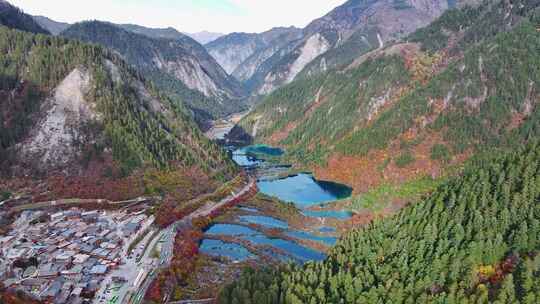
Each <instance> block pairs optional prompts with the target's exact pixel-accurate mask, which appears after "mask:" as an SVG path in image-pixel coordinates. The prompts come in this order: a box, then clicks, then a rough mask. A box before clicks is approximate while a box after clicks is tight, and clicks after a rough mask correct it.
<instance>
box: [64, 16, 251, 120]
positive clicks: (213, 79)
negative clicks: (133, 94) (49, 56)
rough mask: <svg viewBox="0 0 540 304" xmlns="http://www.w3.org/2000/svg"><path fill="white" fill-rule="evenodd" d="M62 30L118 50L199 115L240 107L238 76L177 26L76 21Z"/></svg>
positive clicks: (220, 114) (208, 116) (209, 116)
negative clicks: (221, 65) (236, 78)
mask: <svg viewBox="0 0 540 304" xmlns="http://www.w3.org/2000/svg"><path fill="white" fill-rule="evenodd" d="M122 27H124V28H126V29H129V30H126V29H124V28H122ZM61 35H62V36H63V37H67V38H72V39H79V40H82V41H85V42H92V43H97V44H100V45H103V46H106V47H108V48H110V49H112V50H114V51H116V52H118V53H119V54H120V55H121V56H122V57H123V58H124V59H125V60H126V61H127V62H128V63H130V64H132V65H133V66H134V67H136V68H137V69H138V70H139V71H140V72H141V73H143V74H145V75H147V77H148V78H149V79H150V80H152V81H153V82H154V83H155V84H156V85H157V86H158V87H159V88H160V89H161V90H163V91H164V92H166V93H168V94H169V95H170V96H172V97H173V99H175V100H179V101H184V102H186V103H187V105H188V106H189V107H190V108H191V109H192V110H193V111H194V112H195V114H196V115H197V116H198V117H199V118H201V117H202V118H203V120H204V119H212V118H216V117H223V116H225V115H228V114H230V113H233V112H238V111H240V110H242V109H243V106H244V105H243V100H242V98H243V95H244V90H243V88H242V86H241V85H240V84H239V83H238V81H236V80H235V79H234V78H233V77H231V76H229V75H227V73H226V72H225V71H224V70H223V69H222V68H221V67H220V66H219V64H218V63H217V62H216V61H215V60H214V59H213V58H212V57H211V56H210V55H209V54H208V53H207V52H206V50H205V49H204V47H202V46H201V45H200V44H199V43H197V42H196V41H195V40H193V39H191V38H189V37H187V36H185V35H183V34H181V33H178V32H176V31H175V30H172V29H171V30H160V29H147V28H143V27H140V26H133V25H127V26H126V25H124V26H116V25H114V24H110V23H105V22H98V21H92V22H82V23H77V24H74V25H73V26H71V27H69V28H68V29H67V30H65V31H64V32H62V34H61ZM152 37H161V38H152Z"/></svg>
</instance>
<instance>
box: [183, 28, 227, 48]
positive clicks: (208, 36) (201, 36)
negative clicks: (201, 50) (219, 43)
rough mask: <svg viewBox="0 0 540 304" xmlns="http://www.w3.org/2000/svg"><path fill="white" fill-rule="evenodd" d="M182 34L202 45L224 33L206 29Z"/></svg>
mask: <svg viewBox="0 0 540 304" xmlns="http://www.w3.org/2000/svg"><path fill="white" fill-rule="evenodd" d="M184 34H185V35H188V36H189V37H191V38H193V39H195V40H196V41H197V42H199V43H200V44H202V45H204V44H207V43H210V42H212V41H214V40H216V39H218V38H219V37H221V36H223V35H224V34H222V33H213V32H208V31H202V32H197V33H184Z"/></svg>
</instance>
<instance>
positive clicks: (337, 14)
mask: <svg viewBox="0 0 540 304" xmlns="http://www.w3.org/2000/svg"><path fill="white" fill-rule="evenodd" d="M472 1H474V0H471V1H468V0H464V1H448V0H436V1H424V0H419V1H417V0H349V1H347V2H346V3H344V4H343V5H341V6H339V7H337V8H335V9H334V10H332V11H331V12H329V13H328V14H326V15H325V16H323V17H321V18H319V19H316V20H314V21H312V22H311V23H310V24H309V25H308V26H306V27H305V28H304V29H302V30H301V32H300V30H295V31H294V33H293V34H292V35H290V36H288V38H289V39H284V38H283V37H281V38H280V39H279V40H276V41H279V42H280V43H279V44H277V45H276V44H275V43H272V44H270V45H269V46H270V47H271V48H270V49H268V48H263V50H259V51H258V52H256V53H262V52H264V53H262V54H264V55H263V56H259V58H258V59H256V60H255V59H253V58H252V60H250V61H248V62H245V63H243V64H241V65H240V66H239V64H240V63H241V62H243V61H245V60H246V57H248V56H249V55H251V54H253V53H254V51H253V50H254V49H258V48H257V46H258V44H257V43H256V42H254V40H255V38H254V37H257V35H254V34H231V35H227V36H224V37H221V38H220V39H217V40H216V41H214V42H213V43H210V44H208V45H206V47H207V49H208V50H209V52H210V54H212V55H213V56H214V57H215V58H216V60H218V62H220V64H221V65H222V66H224V67H225V69H226V70H227V71H228V72H229V73H232V74H233V75H234V76H235V77H237V79H239V80H241V81H243V82H244V83H245V85H246V87H247V88H248V89H249V90H250V92H252V93H253V94H267V93H270V92H272V91H274V90H275V89H276V88H279V87H281V86H283V85H285V84H288V83H290V82H291V81H293V80H294V79H295V78H297V77H298V76H306V75H307V76H309V75H315V74H318V73H320V72H324V71H327V70H330V69H333V68H335V67H338V66H342V65H344V64H347V63H349V62H350V61H352V60H353V59H354V58H356V57H358V56H360V55H362V54H364V53H366V52H368V51H370V50H373V49H376V48H380V47H384V45H385V44H386V43H388V42H390V41H393V40H396V39H399V38H401V37H404V36H406V35H408V34H410V33H411V32H413V31H414V30H416V29H418V28H420V27H423V26H426V25H428V24H429V23H430V22H431V21H433V20H435V19H436V18H437V17H439V16H440V15H441V14H442V13H443V12H444V11H445V10H447V9H448V8H449V7H453V6H457V5H461V4H462V3H463V2H472ZM255 41H256V40H255ZM227 52H228V53H227ZM237 68H238V70H235V69H237ZM246 70H247V71H248V72H245V71H246Z"/></svg>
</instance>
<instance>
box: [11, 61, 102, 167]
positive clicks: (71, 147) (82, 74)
mask: <svg viewBox="0 0 540 304" xmlns="http://www.w3.org/2000/svg"><path fill="white" fill-rule="evenodd" d="M90 82H91V76H90V73H89V72H87V71H85V70H82V69H75V70H73V71H72V72H71V73H70V74H69V75H68V76H67V77H66V78H65V79H64V80H63V81H62V82H61V83H60V85H58V87H56V89H55V90H54V93H53V95H52V96H51V97H50V98H48V99H47V100H46V101H45V102H44V103H43V105H42V112H43V113H44V116H43V117H42V118H41V119H40V121H39V122H38V123H37V124H36V126H35V127H34V129H33V130H31V131H30V136H29V138H28V139H27V140H25V141H24V142H23V143H22V144H21V147H20V148H21V151H22V154H21V156H22V157H23V158H24V162H27V163H31V164H35V165H38V167H39V168H44V169H55V168H61V167H65V166H66V165H67V164H69V163H72V162H74V161H75V160H76V159H77V156H78V154H79V152H80V151H79V148H78V147H77V145H76V141H77V139H78V138H79V136H81V132H80V128H81V126H82V125H84V124H85V123H87V122H89V121H91V120H99V115H98V114H97V113H96V111H95V109H94V108H93V106H92V105H91V104H88V103H87V102H86V101H85V95H86V94H87V93H88V91H89V90H90Z"/></svg>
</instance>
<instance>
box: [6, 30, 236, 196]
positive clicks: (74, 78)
mask: <svg viewBox="0 0 540 304" xmlns="http://www.w3.org/2000/svg"><path fill="white" fill-rule="evenodd" d="M0 50H1V52H0V58H1V61H2V62H3V64H2V66H1V67H0V75H1V77H0V109H1V110H0V125H2V128H1V129H0V168H1V170H0V172H1V173H2V175H5V174H10V173H11V174H14V175H16V176H32V177H39V176H47V177H50V176H53V175H54V174H55V172H58V173H64V174H68V175H74V176H78V175H84V174H96V172H99V174H103V175H107V176H110V175H111V174H114V173H113V172H117V170H119V172H122V173H121V174H123V175H126V174H130V173H131V172H133V171H134V170H136V169H139V168H142V167H156V168H167V167H169V166H172V165H173V164H174V166H180V167H183V168H188V167H196V168H199V170H202V171H204V172H206V174H208V175H210V176H229V174H231V172H234V171H235V170H236V169H235V168H234V165H232V163H231V161H230V160H229V158H228V157H227V155H226V154H224V153H223V152H222V150H221V148H219V147H218V146H216V145H214V144H213V143H211V142H210V141H208V140H207V139H206V138H205V137H204V135H203V134H202V133H201V132H200V130H199V129H198V128H197V126H196V125H195V123H194V122H193V120H192V118H191V117H190V115H189V113H188V111H187V110H186V109H185V108H183V107H182V105H181V104H179V103H176V102H173V101H172V100H170V99H169V98H168V97H166V96H165V95H163V94H162V93H160V92H159V91H157V90H156V89H155V87H154V86H153V85H151V84H150V83H149V82H148V81H146V80H145V78H144V77H143V76H142V74H139V73H138V72H136V71H135V70H133V68H131V66H130V65H128V64H127V63H125V62H124V61H123V60H122V59H121V58H120V56H118V55H116V54H115V53H113V52H111V51H109V50H107V49H105V48H103V47H100V46H96V45H90V44H85V43H81V42H79V41H75V40H68V39H64V38H57V37H53V36H45V35H39V36H36V35H34V34H30V33H25V32H21V31H15V30H12V29H9V28H5V27H3V28H0ZM100 176H101V175H100ZM108 186H109V185H108V184H107V187H108Z"/></svg>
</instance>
